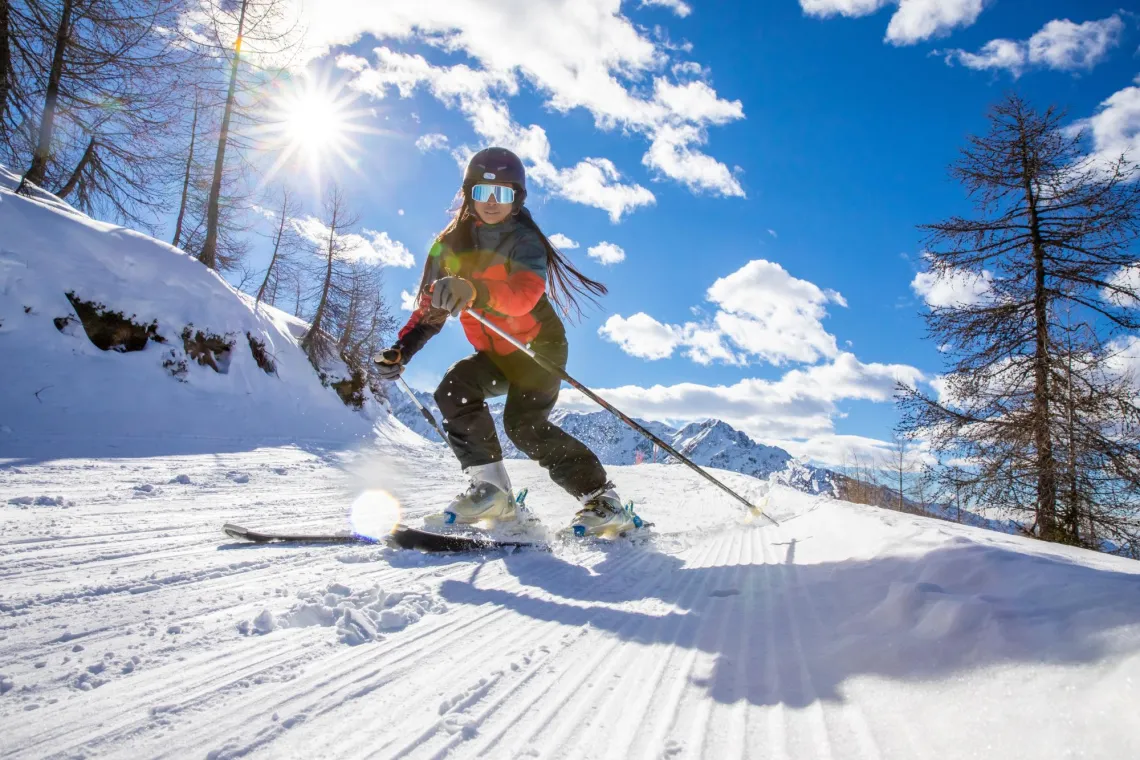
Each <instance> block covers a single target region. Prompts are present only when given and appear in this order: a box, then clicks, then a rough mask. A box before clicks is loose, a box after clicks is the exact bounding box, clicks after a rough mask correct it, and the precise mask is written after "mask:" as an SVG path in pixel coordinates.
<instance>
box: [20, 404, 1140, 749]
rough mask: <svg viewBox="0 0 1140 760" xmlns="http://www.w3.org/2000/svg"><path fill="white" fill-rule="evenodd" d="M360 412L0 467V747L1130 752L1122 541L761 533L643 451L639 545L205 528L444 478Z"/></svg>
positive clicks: (379, 507) (802, 525) (753, 494)
mask: <svg viewBox="0 0 1140 760" xmlns="http://www.w3.org/2000/svg"><path fill="white" fill-rule="evenodd" d="M377 433H378V436H379V438H378V441H377V443H376V445H375V447H370V448H369V449H367V450H365V451H363V452H360V453H351V452H340V453H337V452H330V451H326V450H322V449H316V448H311V447H305V446H301V447H287V448H260V449H258V448H252V447H249V446H246V447H244V449H245V450H242V449H243V447H241V446H236V445H235V446H232V447H230V448H231V449H234V450H233V451H231V452H230V453H222V454H216V455H193V456H177V457H176V456H166V457H153V458H115V457H114V456H113V455H109V456H107V457H105V458H91V459H56V460H52V459H48V460H35V461H33V460H8V461H7V462H5V463H4V464H3V465H2V466H0V579H2V580H0V674H2V675H0V689H2V690H3V694H0V726H3V730H0V756H3V757H5V758H9V757H11V758H43V757H75V756H89V757H96V756H98V757H120V758H146V757H170V758H183V757H209V758H233V757H298V758H301V757H305V758H308V757H380V758H403V757H406V758H437V757H458V758H466V757H478V756H485V757H504V758H513V757H554V758H610V757H612V758H661V757H668V758H690V757H691V758H696V757H705V758H724V757H764V758H768V757H771V758H796V759H798V758H804V759H805V760H806V759H813V760H814V759H815V758H899V759H900V760H901V759H903V758H905V759H907V760H910V759H912V758H931V759H937V760H943V759H944V758H959V757H987V758H989V757H993V758H1062V757H1074V756H1085V757H1106V758H1107V757H1112V758H1117V757H1119V758H1123V757H1137V756H1140V732H1137V731H1136V730H1135V726H1136V724H1135V706H1136V704H1138V699H1140V693H1138V689H1140V572H1138V571H1140V565H1137V564H1136V563H1133V562H1128V561H1125V560H1119V559H1116V558H1113V557H1108V556H1104V555H1097V554H1093V553H1089V552H1085V551H1080V550H1070V549H1065V548H1061V547H1056V546H1049V545H1045V544H1040V543H1035V542H1031V541H1028V540H1024V539H1019V538H1016V537H1010V536H1004V535H1000V534H996V533H991V532H986V531H982V530H978V529H973V528H968V527H962V526H956V525H952V524H948V523H944V522H938V521H934V520H926V519H921V518H916V517H911V516H907V515H901V514H898V513H893V512H886V511H882V510H877V509H873V508H869V507H862V506H856V505H851V504H846V503H842V502H835V501H831V500H827V499H823V498H820V497H813V496H809V495H807V494H803V493H798V492H795V491H793V490H790V489H784V488H779V487H777V488H775V489H774V491H773V493H772V494H771V495H770V496H771V503H770V508H771V509H772V510H773V511H774V513H775V514H776V515H777V516H778V517H780V518H781V519H782V520H783V525H782V527H781V528H779V529H774V528H764V527H761V526H760V525H758V524H752V525H749V524H745V523H743V522H742V521H741V519H740V512H739V510H738V509H737V508H736V507H735V506H734V505H733V503H732V502H731V500H730V499H728V498H727V497H722V496H721V495H720V494H719V493H718V492H717V491H716V490H715V489H712V488H710V487H708V486H707V485H706V484H704V483H702V482H701V481H700V480H699V479H697V478H695V477H693V475H692V474H691V473H690V472H689V471H688V470H686V469H685V468H678V467H669V466H663V465H656V466H655V465H641V466H638V467H615V468H611V471H612V474H613V477H614V479H615V480H616V481H617V483H618V485H619V487H620V489H621V491H622V494H623V495H625V496H628V497H630V498H632V499H634V500H635V501H636V502H637V503H638V505H639V508H640V510H641V511H642V512H643V513H644V514H645V515H646V516H647V517H648V518H650V519H652V520H654V521H656V522H657V525H658V530H659V532H660V534H661V536H660V538H659V539H658V540H657V541H656V543H655V544H654V545H652V546H648V547H630V546H626V545H615V546H612V547H607V548H598V547H591V546H567V547H562V548H559V549H558V550H557V551H555V552H554V553H552V554H548V553H542V552H530V553H519V554H514V555H508V554H492V555H489V556H486V557H482V558H477V557H471V556H462V557H446V556H444V557H439V556H425V555H420V554H416V553H394V552H391V551H389V550H385V549H378V548H371V547H365V548H362V547H306V546H267V547H250V546H245V545H236V544H234V543H233V542H231V541H230V540H229V539H227V538H226V537H225V536H223V535H222V533H221V531H220V529H219V527H220V525H221V524H222V522H224V521H225V520H236V521H239V522H242V523H245V524H248V525H255V526H265V527H304V528H343V527H346V526H347V525H348V524H349V523H350V520H352V519H353V518H354V519H355V522H354V524H355V525H357V527H363V528H367V527H368V526H371V527H372V529H378V528H379V527H380V526H382V525H383V524H384V522H385V521H389V522H390V521H391V520H394V519H396V518H397V517H400V518H402V519H406V520H411V521H414V520H415V519H416V518H417V516H419V515H422V514H424V513H425V512H427V511H429V510H434V509H436V508H438V507H439V506H440V505H441V504H442V503H443V502H444V501H445V500H446V499H447V498H449V497H450V496H451V494H453V493H454V492H455V491H456V490H458V489H459V488H460V487H461V484H462V479H461V476H460V474H459V472H458V468H457V467H456V466H455V465H454V463H453V462H452V461H451V459H450V457H449V456H448V455H447V454H446V452H445V451H444V450H443V449H442V447H439V446H428V445H424V444H423V443H422V442H419V439H418V438H417V437H415V436H413V435H412V434H410V433H409V432H407V431H406V429H404V428H403V427H402V426H400V425H398V424H396V423H382V424H381V425H380V426H379V427H378V429H377ZM109 443H110V444H111V445H113V443H114V441H111V442H109ZM509 468H510V470H511V472H512V475H513V477H514V478H515V481H516V483H517V484H519V485H525V486H528V487H530V488H531V489H532V490H531V499H530V501H531V504H532V506H533V507H534V509H535V510H536V511H537V512H538V513H539V514H540V515H541V516H542V518H543V519H544V520H546V521H547V522H549V523H550V524H552V525H561V524H563V523H564V522H565V521H566V520H567V519H568V518H569V516H570V514H571V513H572V511H573V508H574V504H573V502H572V501H571V500H570V499H569V498H568V497H566V496H565V495H564V494H561V493H559V492H558V491H557V490H556V489H555V488H554V487H553V486H551V485H550V483H549V481H548V480H547V479H546V477H545V475H544V473H542V471H541V470H539V469H538V468H537V467H536V466H534V465H533V464H531V463H529V462H520V461H511V462H510V463H509ZM718 476H720V477H723V478H724V479H725V480H726V481H727V482H729V483H730V484H731V485H732V486H734V487H736V488H740V489H742V490H743V491H744V492H745V493H746V494H747V495H748V496H749V497H750V498H753V499H758V500H759V499H763V498H764V494H765V491H766V490H767V488H768V486H767V484H766V483H763V482H760V481H757V480H754V479H752V478H749V477H746V476H743V475H738V474H735V473H727V472H719V473H718ZM381 486H384V487H387V488H389V489H390V490H392V491H394V492H396V493H398V494H402V496H403V498H402V501H403V507H402V510H401V511H400V512H399V513H397V512H396V511H392V510H390V508H389V507H390V505H388V502H386V501H385V498H384V496H383V494H380V493H379V492H378V491H376V490H375V489H376V488H378V487H381ZM370 489H371V490H370ZM362 494H363V496H361V495H362ZM12 500H16V501H17V502H27V501H30V502H31V503H30V504H25V503H10V502H11V501H12ZM57 500H59V502H58V503H56V502H57ZM37 501H39V502H40V503H39V504H37V503H36V502H37ZM49 502H51V503H49ZM354 503H355V504H356V505H357V508H356V510H355V512H354V511H353V508H352V507H353V504H354ZM386 505H388V506H386Z"/></svg>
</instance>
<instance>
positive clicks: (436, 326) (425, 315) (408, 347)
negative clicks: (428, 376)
mask: <svg viewBox="0 0 1140 760" xmlns="http://www.w3.org/2000/svg"><path fill="white" fill-rule="evenodd" d="M442 253H443V244H442V243H438V242H437V243H436V244H435V245H433V246H432V247H431V252H430V253H429V254H428V257H427V261H426V262H424V275H423V278H422V279H421V280H420V289H419V292H418V293H417V294H416V307H415V309H414V310H413V311H412V316H411V317H410V318H409V319H408V322H407V324H405V325H404V326H403V328H401V329H400V333H399V337H397V339H396V344H395V347H396V348H398V349H400V356H401V361H402V362H403V363H404V364H407V363H408V361H409V360H410V359H411V358H412V357H413V356H415V355H416V352H417V351H419V350H420V349H421V348H423V347H424V344H426V343H427V342H428V341H429V340H431V339H432V337H434V336H435V335H436V334H437V333H438V332H439V331H440V330H442V329H443V324H444V322H446V321H447V317H448V316H449V314H448V311H447V310H446V309H433V308H432V306H431V284H432V283H433V282H435V281H436V280H437V279H438V278H439V267H440V264H439V262H440V258H441V257H442Z"/></svg>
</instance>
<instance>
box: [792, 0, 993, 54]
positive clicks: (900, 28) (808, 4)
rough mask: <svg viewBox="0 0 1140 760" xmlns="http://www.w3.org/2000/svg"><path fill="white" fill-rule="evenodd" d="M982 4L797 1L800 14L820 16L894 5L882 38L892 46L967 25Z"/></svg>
mask: <svg viewBox="0 0 1140 760" xmlns="http://www.w3.org/2000/svg"><path fill="white" fill-rule="evenodd" d="M984 4H985V3H984V0H800V7H801V8H803V10H804V13H806V14H807V15H809V16H818V17H820V18H828V17H831V16H847V17H848V18H857V17H860V16H869V15H871V14H872V13H875V12H877V11H879V10H881V9H882V8H885V7H887V6H888V5H898V10H896V11H895V13H894V15H893V16H891V21H890V24H889V25H888V26H887V36H886V41H887V42H890V43H892V44H895V45H912V44H914V43H916V42H921V41H923V40H927V39H930V38H931V37H938V36H943V35H946V34H949V33H950V32H951V31H952V30H953V29H956V28H958V27H967V26H971V25H972V24H973V23H974V22H975V21H977V20H978V15H979V14H981V12H982V8H983V6H984Z"/></svg>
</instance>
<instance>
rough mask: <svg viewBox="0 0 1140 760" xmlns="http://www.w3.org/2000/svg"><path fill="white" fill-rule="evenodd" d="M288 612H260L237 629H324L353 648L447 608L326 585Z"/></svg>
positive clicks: (406, 594)
mask: <svg viewBox="0 0 1140 760" xmlns="http://www.w3.org/2000/svg"><path fill="white" fill-rule="evenodd" d="M300 598H301V601H300V602H299V603H297V604H295V605H294V606H293V607H292V608H291V609H290V610H289V611H287V612H284V613H282V614H280V615H274V614H273V613H272V612H271V611H270V610H268V609H266V610H262V612H261V613H260V614H259V615H257V617H255V618H254V619H253V620H252V621H250V622H243V623H241V624H240V625H239V626H238V629H239V630H240V631H241V632H242V633H269V632H271V631H275V630H277V629H280V628H304V627H308V626H314V625H319V626H327V627H334V628H336V635H337V640H338V641H340V642H342V643H344V644H349V645H351V646H355V645H357V644H363V643H365V642H368V641H376V640H379V639H380V638H382V634H384V633H391V632H394V631H400V630H403V629H404V628H407V627H408V626H409V625H411V624H412V623H414V622H416V621H417V620H419V619H420V618H422V617H423V616H424V615H426V614H428V613H439V612H444V611H446V609H447V605H446V604H444V603H443V602H442V601H441V600H440V599H439V598H438V597H437V596H436V595H434V594H432V593H430V592H428V591H424V590H419V591H391V592H388V591H384V590H383V589H381V588H380V587H379V586H372V587H371V588H367V589H364V590H362V591H353V590H352V589H351V588H349V587H348V586H345V585H342V584H340V583H330V584H329V585H328V586H327V587H326V588H325V590H324V591H312V592H308V593H305V594H302V595H300Z"/></svg>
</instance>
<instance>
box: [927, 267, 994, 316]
mask: <svg viewBox="0 0 1140 760" xmlns="http://www.w3.org/2000/svg"><path fill="white" fill-rule="evenodd" d="M992 283H993V275H992V274H990V272H989V271H983V272H982V273H981V275H976V274H974V273H973V272H965V271H956V272H953V273H951V274H947V275H942V276H939V275H938V274H936V273H935V272H919V273H918V274H916V275H915V276H914V279H913V280H912V281H911V283H910V287H911V288H912V289H913V290H914V292H915V293H916V294H917V295H918V296H919V297H921V298H922V300H924V301H925V302H926V305H927V306H929V307H931V308H935V307H942V306H977V305H979V304H981V303H983V302H984V301H985V300H986V297H987V296H988V295H989V293H990V292H991V286H992Z"/></svg>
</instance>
